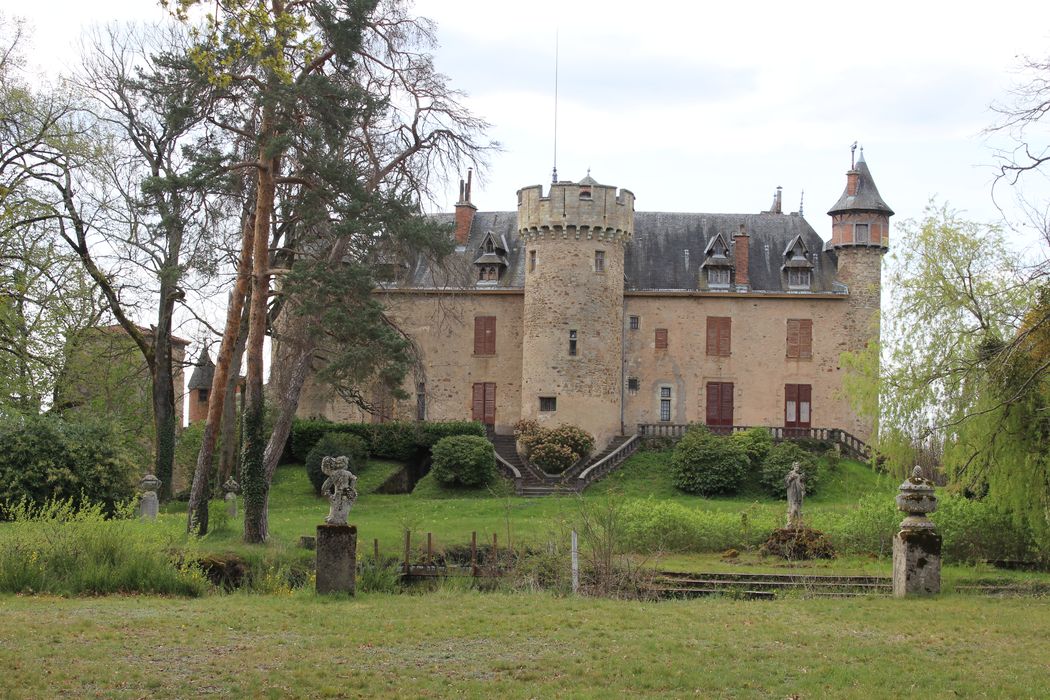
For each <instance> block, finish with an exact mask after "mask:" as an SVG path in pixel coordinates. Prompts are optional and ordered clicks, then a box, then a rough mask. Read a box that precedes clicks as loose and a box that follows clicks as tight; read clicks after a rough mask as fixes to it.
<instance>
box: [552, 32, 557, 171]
mask: <svg viewBox="0 0 1050 700" xmlns="http://www.w3.org/2000/svg"><path fill="white" fill-rule="evenodd" d="M557 181H558V30H557V29H555V30H554V168H552V170H551V182H552V183H555V182H557Z"/></svg>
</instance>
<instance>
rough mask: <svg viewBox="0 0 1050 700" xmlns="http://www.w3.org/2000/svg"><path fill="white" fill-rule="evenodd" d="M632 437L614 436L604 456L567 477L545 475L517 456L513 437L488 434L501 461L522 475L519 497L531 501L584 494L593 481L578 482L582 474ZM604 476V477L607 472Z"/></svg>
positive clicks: (599, 455)
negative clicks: (548, 497) (530, 499)
mask: <svg viewBox="0 0 1050 700" xmlns="http://www.w3.org/2000/svg"><path fill="white" fill-rule="evenodd" d="M630 438H631V436H625V435H619V436H617V437H614V438H613V439H612V441H610V443H609V444H608V445H607V446H606V448H605V449H604V450H602V451H601V453H599V454H597V455H594V456H593V457H591V458H590V459H588V460H587V461H585V462H582V463H580V464H577V465H574V466H573V467H572V468H570V469H569V470H568V471H566V472H565V473H564V474H546V473H544V472H542V471H540V470H538V469H536V468H535V467H533V466H531V465H529V464H528V463H526V462H525V460H523V459H522V458H521V456H520V455H518V447H517V441H516V440H515V438H514V436H513V435H489V440H490V441H491V442H492V446H493V447H494V448H495V449H496V453H497V454H499V456H500V458H501V459H503V460H504V461H505V462H507V464H510V465H512V466H513V467H514V468H515V469H517V470H518V471H519V472H520V473H521V480H520V482H519V483H518V484H517V485H516V488H517V491H518V495H520V496H526V497H530V498H535V497H540V496H551V495H554V494H567V493H578V492H579V491H582V490H583V489H584V488H586V487H587V486H589V485H590V483H591V481H593V479H588V480H587V482H586V483H584V484H580V483H579V480H578V477H579V475H580V474H582V473H583V472H584V471H585V470H586V469H587V468H588V467H590V466H591V465H592V464H595V463H597V462H599V461H601V460H602V459H604V458H605V457H607V456H608V455H610V454H611V453H613V452H614V451H615V450H617V449H619V448H620V446H622V445H623V444H624V443H625V442H626V441H627V440H629V439H630ZM601 476H604V473H603V474H602V475H601Z"/></svg>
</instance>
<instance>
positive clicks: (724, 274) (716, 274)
mask: <svg viewBox="0 0 1050 700" xmlns="http://www.w3.org/2000/svg"><path fill="white" fill-rule="evenodd" d="M707 286H708V287H728V286H729V268H728V267H709V268H707Z"/></svg>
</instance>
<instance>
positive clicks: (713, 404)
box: [705, 382, 721, 425]
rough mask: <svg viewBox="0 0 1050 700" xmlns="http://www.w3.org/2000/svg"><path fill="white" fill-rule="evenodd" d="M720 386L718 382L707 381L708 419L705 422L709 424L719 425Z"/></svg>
mask: <svg viewBox="0 0 1050 700" xmlns="http://www.w3.org/2000/svg"><path fill="white" fill-rule="evenodd" d="M719 388H720V386H719V384H718V383H717V382H708V383H707V420H706V421H705V422H706V423H707V424H708V425H718V407H719V406H720V405H721V397H720V396H719V393H720V392H719Z"/></svg>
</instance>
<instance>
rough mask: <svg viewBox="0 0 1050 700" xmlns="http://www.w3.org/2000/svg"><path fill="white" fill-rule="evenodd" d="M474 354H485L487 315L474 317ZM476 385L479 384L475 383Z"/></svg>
mask: <svg viewBox="0 0 1050 700" xmlns="http://www.w3.org/2000/svg"><path fill="white" fill-rule="evenodd" d="M474 354H475V355H484V354H485V317H484V316H475V317H474ZM474 386H477V384H475V385H474Z"/></svg>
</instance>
